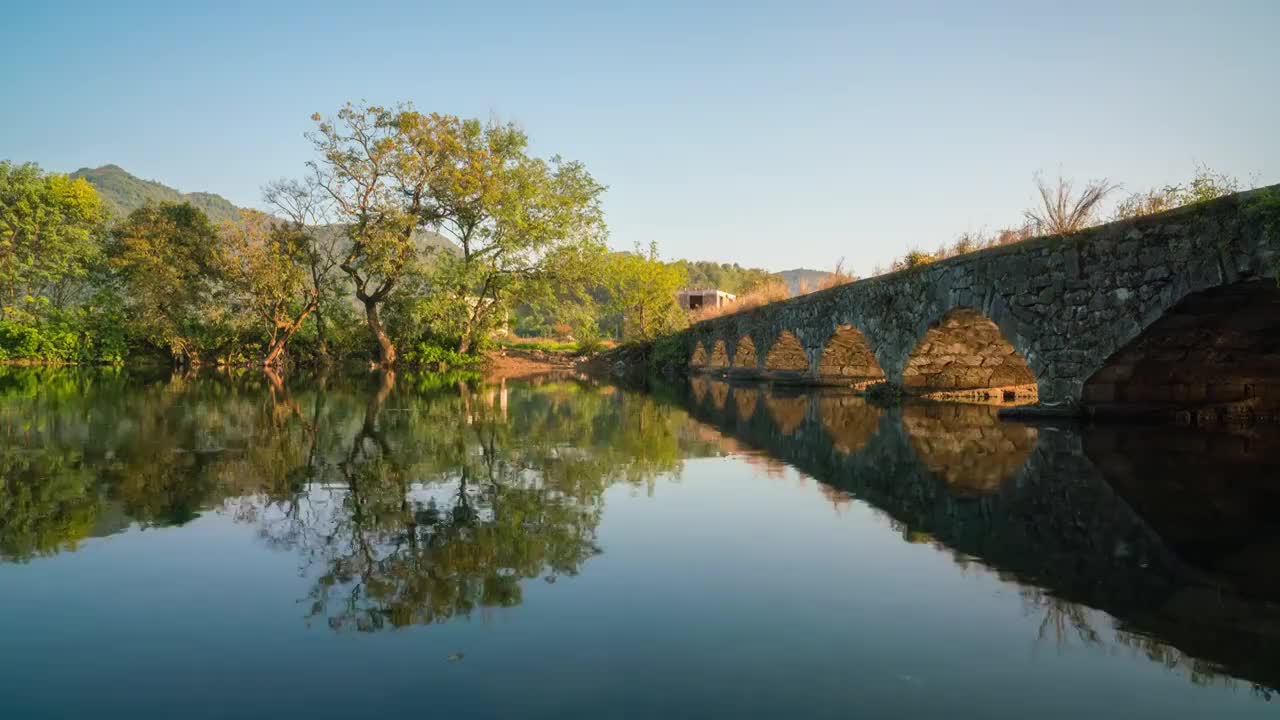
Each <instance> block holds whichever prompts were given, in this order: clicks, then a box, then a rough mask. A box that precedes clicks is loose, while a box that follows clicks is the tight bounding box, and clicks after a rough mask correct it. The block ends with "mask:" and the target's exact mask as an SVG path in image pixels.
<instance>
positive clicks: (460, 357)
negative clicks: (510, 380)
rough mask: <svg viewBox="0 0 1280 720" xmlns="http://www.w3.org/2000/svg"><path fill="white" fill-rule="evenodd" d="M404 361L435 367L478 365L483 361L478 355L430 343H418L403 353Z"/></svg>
mask: <svg viewBox="0 0 1280 720" xmlns="http://www.w3.org/2000/svg"><path fill="white" fill-rule="evenodd" d="M404 361H405V362H407V363H409V364H410V365H420V366H423V367H435V368H466V367H473V366H475V365H478V364H479V363H481V362H482V361H483V358H481V357H480V356H478V355H468V354H466V353H460V352H458V351H457V350H454V349H453V348H447V347H444V346H442V345H435V344H432V343H425V342H422V343H418V345H417V347H414V348H412V349H411V350H409V351H408V352H406V353H405V354H404Z"/></svg>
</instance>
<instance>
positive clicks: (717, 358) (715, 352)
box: [707, 338, 729, 369]
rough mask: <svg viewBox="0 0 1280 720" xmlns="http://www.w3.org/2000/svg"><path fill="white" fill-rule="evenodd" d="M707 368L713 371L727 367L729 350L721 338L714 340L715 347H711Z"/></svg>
mask: <svg viewBox="0 0 1280 720" xmlns="http://www.w3.org/2000/svg"><path fill="white" fill-rule="evenodd" d="M707 367H709V368H713V369H722V368H727V367H729V350H728V347H727V346H726V345H725V342H724V339H723V338H716V341H715V345H713V346H712V347H711V356H710V357H709V358H707Z"/></svg>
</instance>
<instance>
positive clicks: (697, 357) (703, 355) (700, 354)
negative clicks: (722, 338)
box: [689, 340, 708, 368]
mask: <svg viewBox="0 0 1280 720" xmlns="http://www.w3.org/2000/svg"><path fill="white" fill-rule="evenodd" d="M707 360H708V356H707V346H706V345H704V344H703V343H702V341H701V340H699V341H698V342H696V343H694V346H693V354H692V355H690V356H689V367H695V368H700V367H703V366H705V365H706V364H707Z"/></svg>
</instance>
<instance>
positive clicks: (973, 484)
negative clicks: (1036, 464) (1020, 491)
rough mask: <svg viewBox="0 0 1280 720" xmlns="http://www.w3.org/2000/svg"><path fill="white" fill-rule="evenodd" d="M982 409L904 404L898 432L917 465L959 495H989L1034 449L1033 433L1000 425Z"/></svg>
mask: <svg viewBox="0 0 1280 720" xmlns="http://www.w3.org/2000/svg"><path fill="white" fill-rule="evenodd" d="M997 412H998V409H997V408H995V407H991V406H986V405H961V404H943V403H937V404H908V405H906V406H904V407H903V408H902V426H903V428H904V429H905V430H906V433H907V437H908V439H909V440H910V441H911V447H913V448H915V451H916V453H918V454H919V456H920V460H921V462H923V463H924V465H925V467H927V468H928V469H929V470H930V472H933V473H934V474H936V475H937V476H939V477H940V478H942V480H943V481H944V482H946V483H947V485H948V486H949V487H951V488H952V489H954V490H955V491H956V492H960V493H978V494H981V493H988V492H991V491H993V490H995V489H996V488H998V487H1000V485H1001V484H1002V483H1004V482H1005V481H1006V480H1009V479H1010V478H1012V477H1013V476H1014V475H1015V474H1016V473H1017V472H1018V471H1019V470H1020V469H1021V468H1022V466H1023V465H1024V464H1026V461H1027V458H1028V457H1029V456H1030V455H1031V450H1032V449H1033V448H1034V447H1035V445H1036V429H1035V428H1033V427H1030V426H1027V425H1021V424H1018V423H1010V422H1003V421H1001V420H1000V419H999V417H998V416H997Z"/></svg>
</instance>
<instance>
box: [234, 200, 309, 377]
mask: <svg viewBox="0 0 1280 720" xmlns="http://www.w3.org/2000/svg"><path fill="white" fill-rule="evenodd" d="M221 232H222V239H223V243H222V246H221V247H220V248H219V249H220V251H221V253H222V257H221V258H220V263H221V269H222V273H223V277H224V278H225V279H226V282H227V283H228V285H229V287H230V288H232V289H233V290H234V291H236V292H238V293H239V294H240V295H241V296H243V298H244V299H245V301H246V302H247V303H248V305H249V306H250V307H251V308H252V312H253V315H254V316H255V317H257V318H258V319H260V320H261V321H262V322H263V324H264V325H265V326H266V333H267V351H266V354H265V355H264V356H263V358H262V364H263V365H274V364H276V363H277V362H279V360H280V358H281V356H282V355H283V354H284V350H285V347H286V346H287V345H288V343H289V340H290V339H291V338H292V337H293V336H294V334H295V333H296V332H298V329H299V328H301V327H302V323H303V322H305V321H306V319H307V316H309V315H311V313H312V312H314V311H315V309H316V308H317V307H318V306H319V305H320V289H319V286H317V285H316V284H314V283H313V282H312V281H311V280H312V278H311V275H310V274H309V273H308V268H309V267H310V263H309V252H310V250H309V249H310V247H311V245H312V244H313V240H312V237H311V235H310V234H309V233H308V231H307V228H306V227H305V226H299V225H296V224H289V223H283V222H280V221H277V220H273V219H272V218H271V217H269V216H267V215H265V214H263V213H260V212H256V211H253V210H244V211H242V212H241V220H240V222H239V223H226V224H224V225H223V226H222V231H221Z"/></svg>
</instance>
